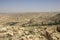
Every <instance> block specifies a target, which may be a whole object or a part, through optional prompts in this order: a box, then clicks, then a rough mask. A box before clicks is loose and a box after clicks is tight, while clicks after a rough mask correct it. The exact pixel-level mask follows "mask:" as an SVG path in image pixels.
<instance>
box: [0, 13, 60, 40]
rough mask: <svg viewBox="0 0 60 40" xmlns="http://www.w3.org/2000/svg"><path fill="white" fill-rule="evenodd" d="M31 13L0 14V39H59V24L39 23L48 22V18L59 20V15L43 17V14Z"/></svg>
mask: <svg viewBox="0 0 60 40" xmlns="http://www.w3.org/2000/svg"><path fill="white" fill-rule="evenodd" d="M33 15H34V16H33ZM33 15H32V14H29V16H28V15H25V16H24V15H15V16H12V15H1V16H0V18H1V19H0V40H60V24H59V25H40V24H41V23H42V24H44V23H43V22H47V23H49V22H48V21H49V20H50V21H51V22H52V21H53V19H54V21H55V19H57V18H58V19H57V20H59V16H60V15H59V16H57V15H55V16H52V17H47V15H48V14H47V15H45V16H44V17H42V16H43V14H42V15H41V16H40V14H38V15H36V14H33ZM49 15H50V14H49ZM53 15H54V14H53ZM56 17H57V18H56ZM47 23H46V24H47Z"/></svg>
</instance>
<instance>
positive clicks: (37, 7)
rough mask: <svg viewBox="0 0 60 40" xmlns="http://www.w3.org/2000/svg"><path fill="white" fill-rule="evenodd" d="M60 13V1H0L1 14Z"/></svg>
mask: <svg viewBox="0 0 60 40" xmlns="http://www.w3.org/2000/svg"><path fill="white" fill-rule="evenodd" d="M42 11H60V0H0V12H42Z"/></svg>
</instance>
